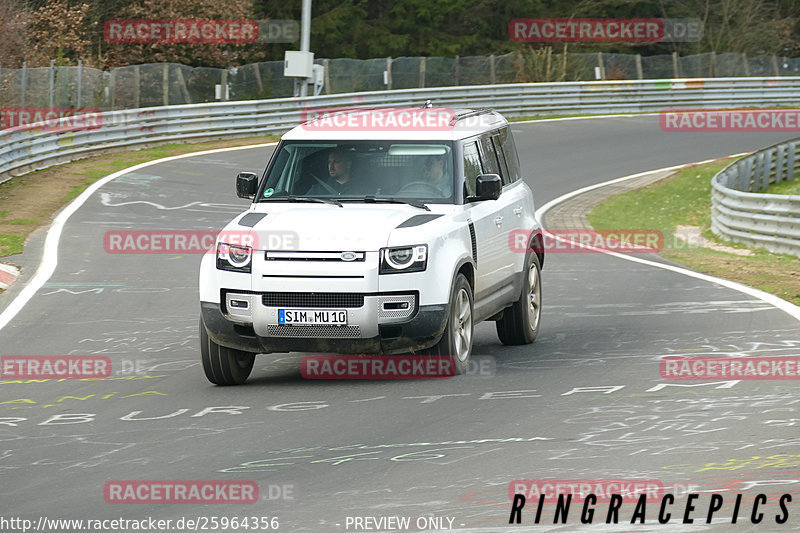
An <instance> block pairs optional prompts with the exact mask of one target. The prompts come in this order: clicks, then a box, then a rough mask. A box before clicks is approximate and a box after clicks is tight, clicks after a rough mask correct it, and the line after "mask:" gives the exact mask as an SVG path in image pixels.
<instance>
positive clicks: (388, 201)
mask: <svg viewBox="0 0 800 533" xmlns="http://www.w3.org/2000/svg"><path fill="white" fill-rule="evenodd" d="M343 200H356V201H358V200H361V201H364V202H366V203H368V204H406V205H410V206H411V207H416V208H417V209H424V210H425V211H430V210H431V209H430V207H428V206H427V205H425V204H424V203H422V202H415V201H413V200H400V199H399V198H376V197H375V196H365V197H364V198H343Z"/></svg>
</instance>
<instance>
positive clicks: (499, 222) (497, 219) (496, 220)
mask: <svg viewBox="0 0 800 533" xmlns="http://www.w3.org/2000/svg"><path fill="white" fill-rule="evenodd" d="M494 223H495V224H496V225H497V227H498V228H499V227H500V226H502V225H503V217H497V218H496V219H494Z"/></svg>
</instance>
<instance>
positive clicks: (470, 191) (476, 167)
mask: <svg viewBox="0 0 800 533" xmlns="http://www.w3.org/2000/svg"><path fill="white" fill-rule="evenodd" d="M481 174H483V168H482V167H481V157H480V155H479V154H478V145H477V143H475V141H472V142H468V143H464V177H465V178H466V181H465V184H466V187H467V195H468V196H475V182H476V181H477V179H478V176H480V175H481Z"/></svg>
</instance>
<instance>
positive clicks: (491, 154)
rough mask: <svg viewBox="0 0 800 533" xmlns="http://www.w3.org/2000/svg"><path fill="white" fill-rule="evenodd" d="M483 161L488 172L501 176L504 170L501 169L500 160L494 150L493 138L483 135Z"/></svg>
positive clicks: (485, 170)
mask: <svg viewBox="0 0 800 533" xmlns="http://www.w3.org/2000/svg"><path fill="white" fill-rule="evenodd" d="M480 143H481V155H482V157H481V161H483V169H484V172H485V173H486V174H497V175H498V176H500V177H501V178H502V177H503V172H502V171H501V170H500V162H499V161H498V160H497V154H496V153H495V151H494V145H493V144H492V139H490V138H489V137H488V136H486V137H481V140H480Z"/></svg>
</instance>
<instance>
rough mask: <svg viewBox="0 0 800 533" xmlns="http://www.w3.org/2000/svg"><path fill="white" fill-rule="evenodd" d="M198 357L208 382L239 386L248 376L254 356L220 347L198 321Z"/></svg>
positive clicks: (201, 320)
mask: <svg viewBox="0 0 800 533" xmlns="http://www.w3.org/2000/svg"><path fill="white" fill-rule="evenodd" d="M200 356H201V359H202V361H203V370H204V371H205V373H206V378H208V381H210V382H211V383H213V384H215V385H241V384H242V383H244V382H245V381H247V378H248V377H249V376H250V371H251V370H253V364H254V363H255V361H256V354H254V353H250V352H243V351H240V350H234V349H232V348H226V347H225V346H220V345H219V344H217V343H216V342H214V341H213V340H211V337H209V336H208V331H206V325H205V324H203V319H202V318H201V319H200Z"/></svg>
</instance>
